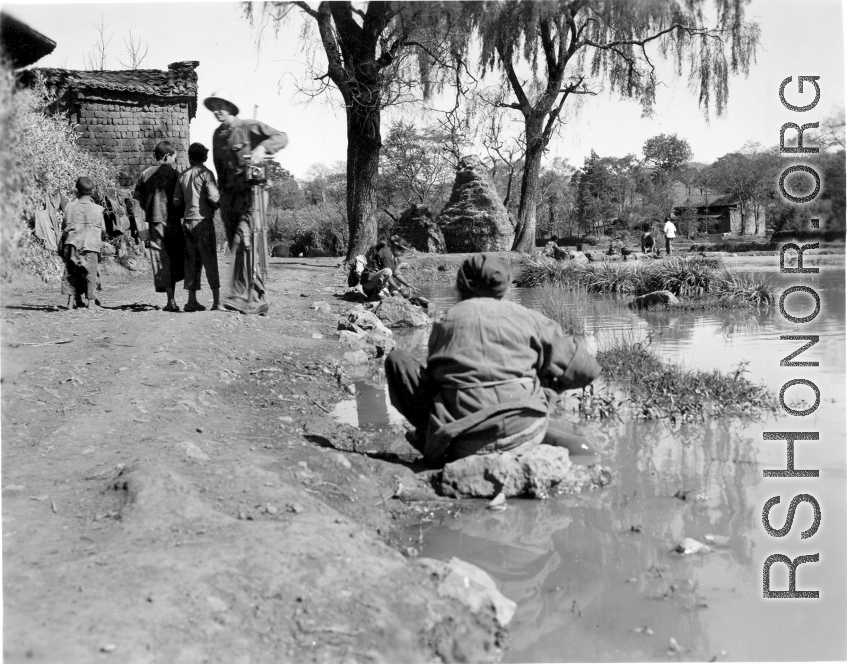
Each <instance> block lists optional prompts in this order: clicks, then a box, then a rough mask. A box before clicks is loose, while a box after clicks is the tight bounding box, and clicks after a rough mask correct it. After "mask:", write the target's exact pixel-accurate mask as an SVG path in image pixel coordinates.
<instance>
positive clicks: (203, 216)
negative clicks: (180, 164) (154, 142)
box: [174, 143, 221, 311]
mask: <svg viewBox="0 0 847 664" xmlns="http://www.w3.org/2000/svg"><path fill="white" fill-rule="evenodd" d="M208 156H209V149H208V148H207V147H206V146H204V145H203V144H202V143H192V144H191V146H190V147H189V148H188V163H189V164H190V166H189V168H187V169H186V170H184V171H183V172H182V173H181V174H180V176H179V184H178V185H177V187H176V189H175V190H174V207H175V208H176V209H177V211H180V210H184V212H183V213H182V217H183V221H182V230H183V232H184V233H185V290H187V291H188V303H187V304H186V305H185V310H186V311H205V310H206V307H204V306H203V305H202V304H200V303H199V302H198V301H197V291H198V290H200V270H201V268H205V269H206V280H207V281H208V282H209V288H210V289H211V290H212V311H217V310H219V309H220V302H221V300H220V293H221V290H220V289H221V282H220V277H219V276H218V253H217V246H218V243H217V241H216V238H215V222H214V221H213V219H212V217H213V215H214V214H215V210H216V209H217V208H218V207H219V206H220V202H221V196H220V193H219V192H218V185H217V183H216V182H215V175H214V173H212V171H210V170H209V169H208V168H206V167H205V166H204V165H203V164H204V163H205V161H206V159H207V158H208Z"/></svg>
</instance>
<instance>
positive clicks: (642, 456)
mask: <svg viewBox="0 0 847 664" xmlns="http://www.w3.org/2000/svg"><path fill="white" fill-rule="evenodd" d="M769 277H770V278H771V279H772V280H773V281H774V282H775V283H777V285H778V286H779V287H780V288H786V287H788V286H791V285H798V284H804V285H808V286H811V287H812V288H814V289H815V290H816V291H817V292H818V293H819V294H820V297H821V310H820V313H819V315H818V316H817V317H816V318H815V319H814V320H813V321H811V322H809V323H805V324H795V323H791V322H789V321H787V320H786V319H785V318H784V317H783V316H782V315H780V314H779V312H778V311H773V312H767V313H760V314H755V313H751V312H747V311H729V312H723V311H718V312H706V313H703V312H691V313H674V312H668V311H660V312H654V313H634V312H630V311H629V310H627V309H625V308H623V307H621V304H620V302H619V301H617V300H616V298H614V297H611V296H601V295H585V294H582V293H573V294H572V296H571V295H568V296H567V297H572V298H573V302H574V306H580V307H581V308H583V309H586V310H587V315H586V333H587V338H588V340H589V343H590V344H592V345H594V346H595V347H596V346H598V345H600V346H602V345H603V343H604V336H607V335H611V336H614V335H615V334H621V333H624V334H635V335H641V336H642V337H646V336H647V335H648V334H649V335H651V337H652V348H653V349H654V350H655V351H656V352H658V353H659V354H660V355H661V356H663V357H665V358H667V359H668V360H671V361H673V362H676V363H679V364H682V365H684V366H688V367H692V368H699V369H712V368H719V369H721V370H724V371H730V370H733V369H734V368H735V367H738V366H739V365H741V366H742V367H744V368H746V370H747V371H748V372H749V373H747V374H746V375H747V377H748V378H749V379H751V380H753V381H755V382H763V383H764V384H766V385H767V386H768V387H769V388H770V389H772V390H773V391H774V392H775V393H776V392H778V391H779V389H780V387H781V386H782V385H783V384H784V383H785V382H786V381H787V380H790V379H794V378H806V379H809V380H812V381H813V382H814V383H815V384H816V385H817V386H818V388H819V389H820V392H821V405H820V407H819V408H818V409H817V410H816V411H815V412H814V413H813V414H812V415H810V416H807V417H802V418H800V417H792V416H790V415H788V414H785V413H780V414H778V415H771V416H768V417H767V418H764V419H762V420H759V421H754V422H744V421H741V420H738V419H728V420H714V421H709V422H707V423H705V424H703V423H700V424H689V425H683V426H681V427H672V426H671V425H670V424H669V423H667V422H664V421H647V422H644V421H632V420H629V419H622V420H607V421H602V422H588V423H584V425H583V426H584V428H585V430H586V431H587V432H589V433H590V435H591V436H592V438H593V439H594V440H595V441H597V442H598V444H599V447H600V448H601V450H602V451H601V453H600V458H599V460H600V462H601V463H603V464H606V465H608V466H610V467H611V468H612V469H613V471H614V473H615V475H614V477H615V481H614V482H613V484H612V485H611V486H610V487H608V488H606V489H603V490H599V491H595V492H591V493H588V494H585V495H579V496H565V497H559V498H554V499H551V500H547V501H531V500H510V501H509V504H508V507H507V509H506V510H505V511H502V512H491V511H488V510H486V509H485V507H484V503H482V502H480V506H479V509H471V510H463V511H462V512H460V513H459V514H458V516H456V517H445V518H442V519H439V520H436V521H425V522H422V523H420V524H415V526H414V527H411V528H410V529H409V534H410V537H412V538H413V539H414V541H415V546H417V547H418V548H419V549H420V552H421V555H422V556H428V557H435V558H442V559H448V558H450V557H452V556H456V557H459V558H461V559H463V560H467V561H469V562H471V563H474V564H475V565H478V566H479V567H481V568H483V569H484V570H486V571H487V572H488V573H489V574H490V575H491V576H492V577H493V578H494V579H495V580H496V581H497V584H498V587H499V588H500V590H501V591H502V592H503V593H504V594H505V595H506V596H507V597H509V598H511V599H512V600H514V601H515V602H517V604H518V609H517V612H516V614H515V617H514V619H513V621H512V623H511V625H510V632H511V648H510V650H509V651H508V652H507V653H506V661H515V662H530V661H545V662H554V661H608V660H613V661H626V660H629V661H632V660H652V659H660V660H661V659H672V660H678V659H684V660H710V659H712V658H713V657H716V658H717V659H718V660H719V661H720V660H724V659H725V660H736V661H737V660H771V661H774V660H825V659H845V657H847V637H845V630H844V625H845V624H847V594H846V593H845V589H847V574H845V562H844V561H845V560H847V509H845V502H847V501H846V500H845V497H846V496H847V494H845V487H847V463H845V459H847V446H845V440H847V435H846V434H847V432H846V431H845V285H844V273H843V271H842V270H841V269H824V268H822V269H821V272H820V274H817V275H803V276H802V278H800V277H799V276H798V275H780V274H779V273H778V272H775V273H772V274H770V275H769ZM424 295H425V296H426V297H428V298H430V299H431V300H432V302H433V306H434V307H435V308H447V307H449V306H451V305H452V303H453V302H454V301H455V296H454V293H453V291H452V289H451V288H447V287H443V286H438V287H430V288H428V289H426V290H425V291H424ZM512 296H513V297H515V298H517V299H519V300H520V301H522V302H523V303H525V304H527V305H528V306H533V294H532V293H529V292H521V291H520V290H516V291H515V292H514V293H513V294H512ZM804 298H806V299H807V300H808V301H805V300H804ZM813 306H814V305H813V303H812V300H811V298H808V297H807V296H805V295H795V296H792V298H791V299H789V301H788V303H787V305H786V307H787V309H788V311H789V313H792V314H794V315H795V316H802V315H805V314H806V313H809V312H810V311H811V310H812V308H813ZM801 312H802V313H801ZM787 334H816V335H819V337H820V342H819V343H818V344H817V345H815V346H814V347H813V348H811V349H810V350H808V351H806V352H805V353H804V354H803V355H802V356H801V357H799V358H796V359H797V360H800V361H807V362H808V361H818V362H820V366H818V367H802V368H794V367H780V366H779V362H780V360H781V359H782V358H784V357H785V356H787V355H788V354H789V353H791V352H793V351H794V350H796V349H797V348H799V347H800V346H801V345H802V343H803V342H798V341H782V340H780V338H779V337H780V335H787ZM427 337H428V332H427V331H412V332H408V333H401V334H399V335H397V338H398V342H399V343H400V344H401V345H403V346H404V347H406V348H407V349H409V350H411V351H412V352H414V353H416V354H417V355H419V356H421V357H423V356H425V352H426V340H427ZM804 399H805V400H806V401H807V402H809V403H811V402H812V401H814V396H813V395H812V394H811V390H808V389H807V388H803V387H796V388H790V389H789V390H788V391H787V392H786V403H788V404H789V405H792V404H793V405H794V406H795V407H798V406H797V403H799V402H800V401H802V400H804ZM345 408H346V411H345V410H344V409H345ZM336 415H337V416H339V417H341V418H344V419H346V420H347V421H349V422H351V423H353V424H356V423H358V425H359V426H362V427H363V428H368V429H380V428H387V427H396V426H397V425H398V424H400V423H401V422H402V417H401V416H400V415H399V413H397V412H396V411H394V409H393V408H391V407H390V405H389V404H388V400H387V398H386V395H385V388H384V384H383V381H382V380H381V379H380V378H379V377H378V376H376V377H372V378H371V379H370V380H369V381H367V382H360V383H358V384H357V395H356V400H355V401H350V402H347V403H346V405H345V404H341V405H340V406H339V412H337V413H336ZM354 418H355V421H354ZM575 418H576V415H575V414H574V415H572V419H574V420H575ZM765 431H818V432H820V440H819V441H797V443H796V444H795V448H796V449H795V459H796V460H795V467H796V468H798V469H800V468H818V469H820V477H819V478H787V479H786V478H764V477H763V476H762V470H763V469H766V468H774V469H779V468H785V466H786V443H785V442H784V441H765V440H763V432H765ZM679 491H683V492H688V493H687V496H688V497H687V499H686V500H681V499H679V498H676V497H674V494H675V493H677V492H679ZM799 493H810V494H812V495H813V496H814V497H815V498H816V499H817V501H818V503H819V505H820V508H821V513H822V518H821V524H820V528H819V530H818V531H817V533H816V534H815V535H814V536H813V537H812V538H811V539H808V540H801V539H800V532H801V531H803V530H805V529H806V528H808V527H809V526H810V524H811V521H812V509H811V507H810V506H809V505H808V504H806V503H803V504H801V505H800V506H799V507H798V508H797V513H796V518H795V523H794V526H793V528H792V529H791V532H790V533H789V534H788V535H787V536H786V537H784V538H780V539H776V538H773V537H771V536H769V535H768V534H767V533H766V532H765V530H764V528H763V525H762V508H763V506H764V504H765V502H766V501H767V500H768V499H769V498H771V497H772V496H780V497H781V503H780V504H779V505H777V506H776V507H774V508H773V509H772V510H771V513H770V522H771V524H772V526H773V527H775V528H778V527H780V526H782V525H783V524H784V523H785V515H786V512H787V507H788V503H789V502H790V501H791V499H792V498H793V496H795V495H797V494H799ZM685 537H692V538H695V539H697V540H699V541H701V542H704V543H707V544H708V543H709V542H710V541H711V542H713V543H714V544H711V546H712V551H711V552H709V553H703V554H696V555H686V556H680V555H678V554H676V553H673V548H674V546H675V545H676V543H677V542H679V541H680V540H681V539H683V538H685ZM774 553H781V554H785V555H788V556H789V557H791V558H792V559H793V558H794V557H796V556H798V555H804V554H813V553H819V554H820V562H818V563H808V564H804V565H801V566H800V567H799V568H798V572H797V589H798V590H813V589H817V590H819V591H820V598H819V599H767V600H766V599H763V597H762V566H763V562H764V560H765V559H766V558H767V557H768V556H769V555H771V554H774ZM785 570H786V568H785V566H784V565H780V564H777V565H775V566H774V567H773V569H772V588H773V589H775V590H784V589H786V588H787V572H786V571H785ZM672 639H673V641H672Z"/></svg>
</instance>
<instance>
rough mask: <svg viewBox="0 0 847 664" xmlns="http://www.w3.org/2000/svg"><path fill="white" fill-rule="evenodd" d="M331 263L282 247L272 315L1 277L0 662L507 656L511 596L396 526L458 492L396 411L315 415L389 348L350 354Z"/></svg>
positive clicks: (117, 289)
mask: <svg viewBox="0 0 847 664" xmlns="http://www.w3.org/2000/svg"><path fill="white" fill-rule="evenodd" d="M344 277H345V274H344V271H343V269H341V268H340V267H338V262H337V261H335V260H333V259H310V260H304V259H299V260H298V259H291V260H284V261H279V262H276V261H275V262H274V263H273V264H272V266H271V278H270V279H269V282H270V288H269V299H270V300H271V302H272V303H273V308H272V310H271V315H270V316H268V317H244V316H240V315H237V314H232V313H228V312H202V313H192V314H188V313H166V312H163V311H161V310H158V309H157V308H155V306H161V305H162V304H163V302H159V301H158V299H157V296H156V295H155V294H154V293H153V288H152V284H150V283H149V278H146V277H145V276H144V275H141V276H138V275H135V276H132V277H130V276H126V275H125V276H115V275H110V277H109V279H108V280H107V281H106V284H105V286H106V287H105V290H104V291H103V293H102V295H101V296H100V299H101V302H102V304H103V306H104V308H102V309H97V310H95V311H93V312H87V311H71V312H69V311H66V310H64V309H63V308H59V307H58V306H57V305H58V303H59V302H60V301H61V300H60V297H59V295H58V294H57V293H55V292H53V291H51V290H45V289H36V288H29V287H22V286H21V287H8V288H6V289H5V291H4V294H3V327H2V333H3V338H2V342H3V366H2V371H3V373H2V388H3V411H2V416H3V422H2V424H3V430H2V433H3V531H4V539H3V545H4V552H3V556H4V573H5V574H4V603H5V606H4V608H5V643H4V652H5V658H6V661H7V662H18V661H28V662H29V661H36V662H38V661H41V662H55V661H62V662H91V661H96V659H97V658H98V657H105V656H107V655H109V654H111V656H112V658H113V659H114V660H115V661H123V662H148V661H151V662H152V661H161V662H279V661H307V662H308V661H386V662H396V661H494V660H497V659H499V657H500V656H501V653H502V650H503V648H504V647H506V645H507V631H506V628H505V624H506V623H507V622H508V620H509V619H510V618H511V614H512V613H513V612H514V604H513V603H512V602H510V601H509V600H506V599H505V598H504V597H502V595H500V594H499V592H498V591H497V589H496V588H495V587H494V585H493V583H491V582H490V579H488V577H487V575H486V574H485V573H483V572H481V570H477V571H473V570H476V568H473V566H468V565H466V564H464V563H462V561H451V562H439V561H434V560H424V559H421V558H419V557H418V553H417V551H416V550H415V549H414V548H412V547H409V546H407V545H408V540H406V541H405V542H403V541H401V538H400V536H399V535H398V534H396V533H398V532H399V531H398V530H397V528H396V524H397V523H399V522H400V521H402V520H406V519H408V517H410V516H413V515H419V514H424V513H427V512H429V511H430V510H432V509H445V508H446V507H449V506H455V505H456V504H457V501H451V500H449V499H447V498H443V497H439V496H438V495H437V494H436V493H435V491H434V490H433V488H432V486H433V484H432V481H431V477H430V475H429V474H427V473H419V472H416V471H418V470H419V469H418V468H417V467H416V466H415V463H414V459H415V458H416V457H417V455H416V453H415V452H414V450H413V449H412V448H411V447H410V446H409V445H408V444H407V443H406V442H405V440H404V439H403V435H402V429H397V430H395V431H388V432H383V433H376V434H375V433H368V432H363V431H360V430H358V429H356V428H353V427H350V426H347V425H344V424H339V423H337V422H335V421H334V420H333V419H332V418H331V417H330V416H329V415H328V413H329V412H330V411H331V409H332V408H333V406H334V405H335V404H336V403H337V402H339V401H341V400H342V399H344V398H348V397H349V391H348V388H349V385H350V383H351V381H352V380H354V379H356V378H361V377H365V376H367V375H368V373H369V372H375V371H378V370H379V369H378V363H380V362H381V361H380V360H372V361H369V362H364V363H362V364H361V365H359V366H356V365H354V364H351V363H349V362H345V361H344V359H343V353H344V352H348V351H349V348H346V347H344V346H343V345H342V344H340V343H339V340H338V335H337V322H338V319H339V318H340V317H341V316H342V314H344V313H345V312H347V311H349V310H350V308H351V306H352V305H351V303H350V302H346V301H343V300H342V299H340V298H336V297H334V293H336V292H339V291H343V290H344V288H343V287H342V286H343V281H344ZM179 296H182V298H183V299H184V294H183V293H179V294H178V297H179ZM200 296H201V301H203V300H204V299H205V297H204V296H208V293H204V292H203V291H201V292H200ZM320 301H323V302H327V303H328V306H316V307H313V306H312V305H313V303H314V302H320ZM148 305H155V306H148ZM357 372H358V373H357ZM452 509H456V508H455V507H452ZM469 570H470V571H469ZM477 572H478V574H477ZM486 579H488V580H487V581H486Z"/></svg>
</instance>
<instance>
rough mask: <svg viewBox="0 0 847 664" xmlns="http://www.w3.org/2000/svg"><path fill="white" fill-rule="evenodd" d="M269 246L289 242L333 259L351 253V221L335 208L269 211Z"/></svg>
mask: <svg viewBox="0 0 847 664" xmlns="http://www.w3.org/2000/svg"><path fill="white" fill-rule="evenodd" d="M268 220H269V221H268V239H269V242H278V241H283V242H285V241H287V242H288V243H290V244H291V245H297V246H298V247H302V248H311V249H319V250H321V251H325V252H327V253H328V254H329V255H331V256H342V255H344V253H345V252H346V251H347V239H348V237H349V230H348V227H347V219H346V216H345V215H344V214H342V213H341V212H340V211H339V210H338V209H337V208H336V207H335V206H333V205H329V204H327V205H308V206H306V207H301V208H296V209H293V210H274V209H272V210H269V211H268Z"/></svg>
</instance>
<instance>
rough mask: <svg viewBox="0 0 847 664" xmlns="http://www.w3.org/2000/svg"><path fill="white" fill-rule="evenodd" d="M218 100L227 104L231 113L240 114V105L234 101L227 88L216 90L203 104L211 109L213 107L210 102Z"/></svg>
mask: <svg viewBox="0 0 847 664" xmlns="http://www.w3.org/2000/svg"><path fill="white" fill-rule="evenodd" d="M216 101H217V102H223V103H224V104H226V105H227V106H228V107H229V112H230V114H231V115H238V106H236V105H235V102H234V101H232V95H231V94H229V92H227V91H226V90H215V91H214V92H213V93H212V94H210V95H209V96H208V97H206V98H205V99H204V100H203V105H204V106H205V107H206V108H208V109H209V110H210V111H211V110H212V107H211V106H210V105H209V104H211V103H212V102H216Z"/></svg>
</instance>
